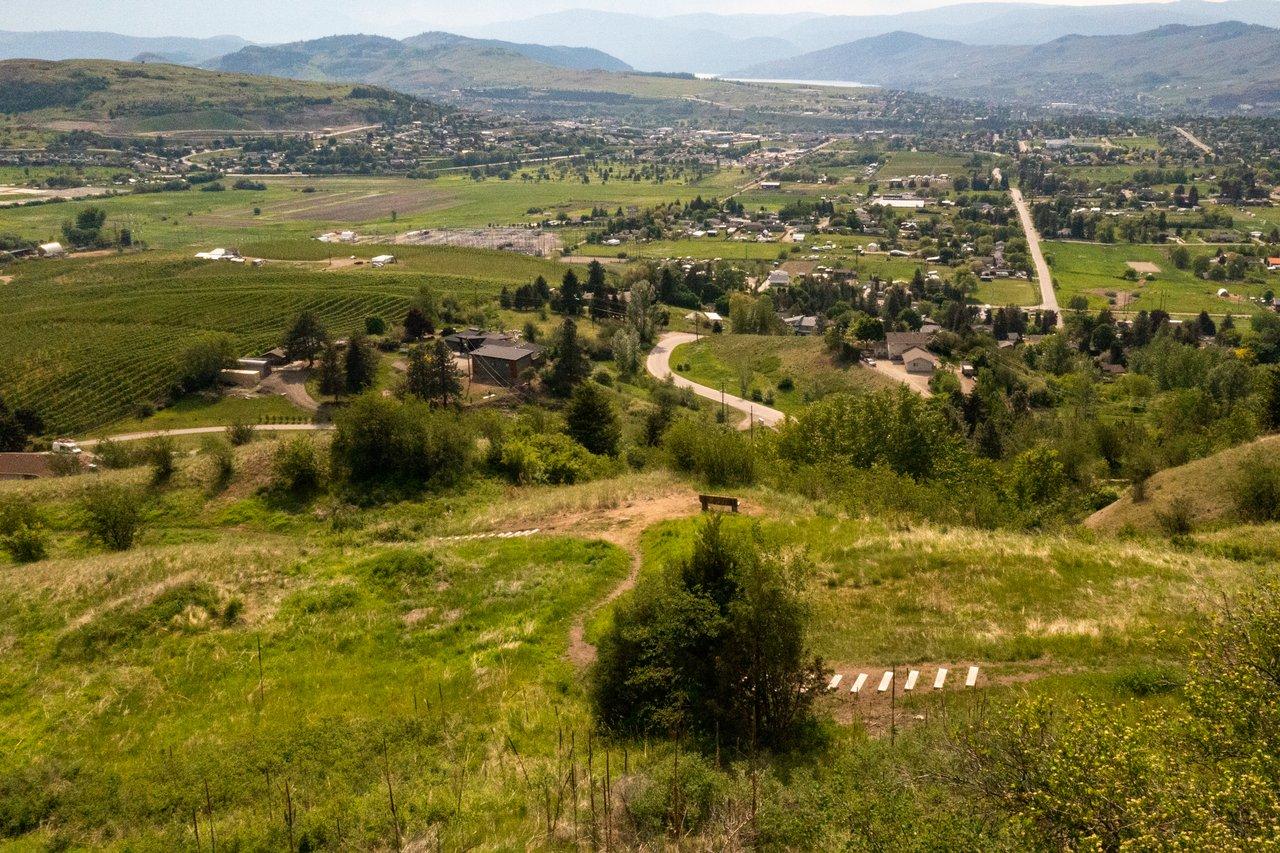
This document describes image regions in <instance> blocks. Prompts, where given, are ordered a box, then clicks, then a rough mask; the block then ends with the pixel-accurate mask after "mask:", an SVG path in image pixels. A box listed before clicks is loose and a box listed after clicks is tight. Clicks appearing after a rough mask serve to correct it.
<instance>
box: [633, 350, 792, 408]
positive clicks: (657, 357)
mask: <svg viewBox="0 0 1280 853" xmlns="http://www.w3.org/2000/svg"><path fill="white" fill-rule="evenodd" d="M697 339H698V336H697V335H693V334H690V333H689V332H668V333H667V334H665V335H663V336H662V337H661V338H660V339H659V340H658V344H657V346H655V347H654V348H653V350H652V351H651V352H650V353H649V357H648V359H646V360H645V365H644V366H645V369H646V370H648V371H649V374H650V375H651V376H654V377H656V378H658V379H666V378H667V377H668V376H670V377H671V378H672V380H673V381H674V382H675V383H676V387H677V388H689V389H691V390H692V391H693V393H695V394H697V395H698V396H699V397H706V398H707V399H708V400H714V401H715V402H717V403H719V402H720V401H721V399H723V400H724V404H725V405H726V406H728V407H729V408H731V409H737V410H738V411H740V412H742V413H743V414H745V415H747V416H748V419H747V420H744V421H743V422H742V424H741V426H740V428H741V429H746V428H747V427H749V426H751V420H750V418H755V422H756V423H758V424H761V425H763V426H769V427H771V426H777V425H778V424H780V423H782V422H783V421H784V420H786V417H787V416H786V415H784V414H783V413H782V412H780V411H778V410H777V409H771V408H769V407H768V406H764V405H761V404H760V403H753V402H752V401H750V400H744V399H742V398H741V397H735V396H733V395H732V394H724V395H723V397H722V395H721V393H720V390H719V389H718V388H708V387H707V386H705V385H699V384H698V383H696V382H690V381H689V380H688V379H685V378H684V377H683V376H680V375H679V374H677V373H673V372H672V371H671V353H672V352H673V351H674V350H675V348H676V347H678V346H680V345H681V344H689V343H693V342H694V341H696V340H697Z"/></svg>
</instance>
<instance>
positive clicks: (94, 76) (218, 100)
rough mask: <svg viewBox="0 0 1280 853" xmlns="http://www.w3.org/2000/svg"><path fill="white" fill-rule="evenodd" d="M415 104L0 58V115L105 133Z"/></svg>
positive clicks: (338, 118) (166, 72) (308, 124)
mask: <svg viewBox="0 0 1280 853" xmlns="http://www.w3.org/2000/svg"><path fill="white" fill-rule="evenodd" d="M413 104H414V100H413V99H412V98H409V97H408V96H406V95H400V94H396V93H393V92H390V91H388V90H381V89H375V88H372V87H369V86H360V87H353V86H351V85H346V84H334V83H314V82H300V81H296V80H283V79H278V78H267V77H252V76H248V75H245V74H232V73H224V72H216V71H205V70H201V69H197V68H187V67H183V66H177V65H154V64H140V63H131V62H111V61H107V60H68V61H64V62H43V61H36V60H19V59H15V60H7V61H3V62H0V113H10V114H16V115H21V116H22V118H23V119H24V120H25V121H27V122H30V123H36V124H39V125H42V126H47V127H51V128H55V129H63V130H67V129H85V130H97V131H103V132H121V133H130V132H174V131H180V130H308V129H310V130H318V129H320V128H324V127H329V126H341V125H345V124H369V123H374V122H379V121H383V120H385V119H386V118H388V117H390V116H392V115H395V114H396V113H397V112H404V111H407V110H408V109H409V108H410V107H411V106H412V105H413Z"/></svg>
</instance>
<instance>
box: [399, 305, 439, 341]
mask: <svg viewBox="0 0 1280 853" xmlns="http://www.w3.org/2000/svg"><path fill="white" fill-rule="evenodd" d="M431 331H433V330H432V327H431V323H430V322H428V320H427V315H426V314H424V313H423V311H422V309H421V308H419V307H418V306H416V305H415V306H414V307H412V308H410V309H409V313H408V314H405V315H404V333H405V334H406V335H408V336H409V337H410V338H411V339H412V340H415V341H416V340H421V338H422V336H423V335H425V334H427V333H429V332H431Z"/></svg>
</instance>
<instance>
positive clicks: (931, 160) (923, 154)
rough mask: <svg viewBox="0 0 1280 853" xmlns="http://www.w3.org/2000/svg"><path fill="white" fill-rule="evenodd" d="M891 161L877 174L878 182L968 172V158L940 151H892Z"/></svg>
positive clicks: (890, 154)
mask: <svg viewBox="0 0 1280 853" xmlns="http://www.w3.org/2000/svg"><path fill="white" fill-rule="evenodd" d="M888 156H889V160H888V162H886V163H885V164H884V165H883V166H881V167H880V169H879V171H877V172H876V174H875V179H876V180H884V179H885V178H903V177H907V176H908V175H940V174H947V175H956V174H959V173H961V172H965V171H968V170H967V168H966V166H965V164H966V163H967V162H968V161H969V157H968V156H963V155H960V154H946V153H943V152H939V151H892V152H890V153H889V155H888Z"/></svg>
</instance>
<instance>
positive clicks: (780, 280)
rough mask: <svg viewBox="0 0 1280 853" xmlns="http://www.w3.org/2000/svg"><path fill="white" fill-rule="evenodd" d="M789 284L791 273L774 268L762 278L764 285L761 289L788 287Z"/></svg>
mask: <svg viewBox="0 0 1280 853" xmlns="http://www.w3.org/2000/svg"><path fill="white" fill-rule="evenodd" d="M790 286H791V273H789V272H787V271H786V270H774V271H773V272H771V273H769V277H768V278H766V279H765V280H764V287H763V288H761V289H762V290H767V289H768V288H770V287H790Z"/></svg>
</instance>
